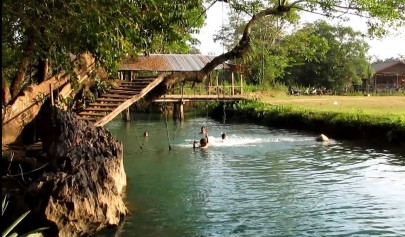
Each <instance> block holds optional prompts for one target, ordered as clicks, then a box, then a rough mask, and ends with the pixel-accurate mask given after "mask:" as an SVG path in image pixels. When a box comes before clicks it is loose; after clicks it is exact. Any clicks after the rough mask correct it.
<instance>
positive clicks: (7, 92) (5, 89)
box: [1, 78, 11, 106]
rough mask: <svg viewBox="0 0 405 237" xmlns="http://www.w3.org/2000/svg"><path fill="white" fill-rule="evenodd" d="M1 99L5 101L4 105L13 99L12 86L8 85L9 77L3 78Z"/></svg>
mask: <svg viewBox="0 0 405 237" xmlns="http://www.w3.org/2000/svg"><path fill="white" fill-rule="evenodd" d="M1 89H2V90H1V93H2V94H1V99H2V101H3V105H4V106H6V105H7V104H8V102H10V100H11V94H10V87H9V86H8V82H7V79H5V78H2V87H1Z"/></svg>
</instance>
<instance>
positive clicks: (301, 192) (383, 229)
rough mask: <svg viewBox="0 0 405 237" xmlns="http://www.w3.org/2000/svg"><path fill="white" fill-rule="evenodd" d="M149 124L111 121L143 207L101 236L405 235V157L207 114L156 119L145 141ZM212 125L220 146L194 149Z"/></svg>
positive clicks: (131, 190) (132, 200)
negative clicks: (119, 227)
mask: <svg viewBox="0 0 405 237" xmlns="http://www.w3.org/2000/svg"><path fill="white" fill-rule="evenodd" d="M148 123H149V122H148V120H147V119H144V120H140V121H139V122H132V123H130V124H125V123H123V122H121V121H119V120H117V121H113V122H112V123H111V124H109V125H108V128H109V129H110V131H111V132H112V133H113V134H115V135H116V136H117V138H118V139H120V140H122V141H123V143H124V147H125V151H124V155H125V158H124V159H125V169H126V172H127V176H128V187H127V192H126V202H127V203H128V206H129V208H130V209H131V211H132V213H133V214H132V215H131V216H130V217H128V218H126V220H125V223H124V224H123V226H122V231H120V232H119V233H118V232H117V233H118V234H117V233H116V232H114V233H112V232H109V231H112V230H108V231H103V232H100V233H98V234H96V235H95V236H162V237H164V236H302V235H306V236H327V235H328V236H329V235H334V236H336V235H342V236H349V235H350V236H403V235H405V226H404V224H403V223H405V202H404V201H403V200H404V197H405V181H404V180H405V166H404V157H402V156H400V155H395V154H390V153H389V152H387V151H377V150H374V149H364V148H360V147H355V146H352V145H350V144H345V143H342V142H339V141H333V140H332V141H331V142H330V143H329V144H327V145H324V144H322V143H318V142H315V140H314V137H311V136H308V135H304V134H300V133H296V132H291V131H286V130H276V129H268V128H265V127H261V126H256V125H236V124H232V125H222V124H219V123H217V122H215V121H212V120H209V119H205V118H202V119H196V120H193V119H190V120H187V121H186V122H185V123H183V124H181V125H179V126H177V125H175V124H173V123H171V122H170V123H169V136H167V131H166V126H165V123H164V121H163V120H161V119H159V118H154V119H153V121H151V122H150V125H149V127H148V128H149V137H148V138H146V139H145V138H144V137H142V133H143V131H144V130H145V129H146V127H147V126H148ZM202 125H205V126H207V128H208V132H209V138H210V147H209V148H208V149H207V150H200V149H197V150H195V151H193V149H192V142H193V140H194V139H200V137H201V134H198V132H199V128H200V127H201V126H202ZM222 132H226V133H227V134H228V138H227V139H226V140H222V139H221V138H220V135H221V133H222ZM137 135H138V136H137ZM137 137H138V139H137ZM168 144H170V145H171V147H172V148H173V150H172V151H169V149H168ZM140 147H142V149H143V152H142V149H141V148H140Z"/></svg>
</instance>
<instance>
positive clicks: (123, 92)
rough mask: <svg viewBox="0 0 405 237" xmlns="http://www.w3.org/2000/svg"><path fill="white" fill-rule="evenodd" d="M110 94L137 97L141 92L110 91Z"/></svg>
mask: <svg viewBox="0 0 405 237" xmlns="http://www.w3.org/2000/svg"><path fill="white" fill-rule="evenodd" d="M108 92H109V93H116V94H123V95H136V94H139V92H140V91H125V90H109V91H108Z"/></svg>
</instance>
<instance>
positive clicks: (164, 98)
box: [163, 95, 172, 151]
mask: <svg viewBox="0 0 405 237" xmlns="http://www.w3.org/2000/svg"><path fill="white" fill-rule="evenodd" d="M163 104H164V108H165V111H164V113H165V120H166V134H167V142H168V144H169V151H171V150H172V146H171V145H170V135H169V125H168V123H167V104H166V95H164V96H163Z"/></svg>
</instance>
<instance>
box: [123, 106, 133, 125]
mask: <svg viewBox="0 0 405 237" xmlns="http://www.w3.org/2000/svg"><path fill="white" fill-rule="evenodd" d="M123 120H124V121H125V122H129V121H131V111H130V110H129V107H128V108H126V109H125V110H124V117H123Z"/></svg>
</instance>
